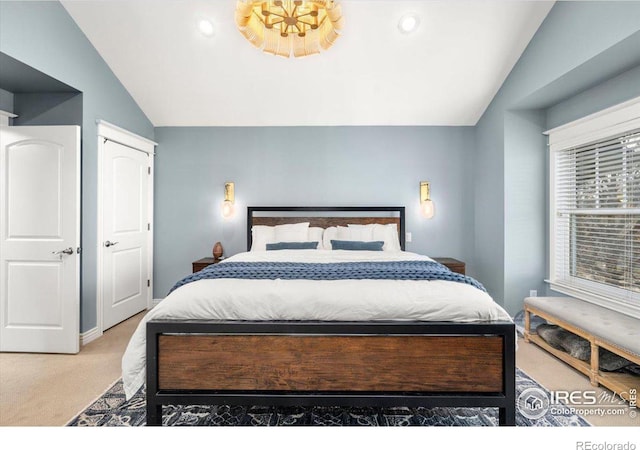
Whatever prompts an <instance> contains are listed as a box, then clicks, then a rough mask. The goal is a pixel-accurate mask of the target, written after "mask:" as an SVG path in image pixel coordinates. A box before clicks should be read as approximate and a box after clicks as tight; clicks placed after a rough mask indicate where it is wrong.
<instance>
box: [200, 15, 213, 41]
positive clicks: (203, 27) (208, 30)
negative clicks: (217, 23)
mask: <svg viewBox="0 0 640 450" xmlns="http://www.w3.org/2000/svg"><path fill="white" fill-rule="evenodd" d="M198 28H199V29H200V33H202V34H204V35H205V36H207V37H210V36H213V24H212V23H211V22H209V21H208V20H205V19H203V20H201V21H200V22H198Z"/></svg>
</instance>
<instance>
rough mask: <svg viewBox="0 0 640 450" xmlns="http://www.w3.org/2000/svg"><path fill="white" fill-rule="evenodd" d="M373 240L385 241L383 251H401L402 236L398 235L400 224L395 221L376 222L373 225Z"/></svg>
mask: <svg viewBox="0 0 640 450" xmlns="http://www.w3.org/2000/svg"><path fill="white" fill-rule="evenodd" d="M373 240H374V241H384V245H383V246H382V250H383V251H390V252H399V251H400V250H402V249H401V248H400V237H399V236H398V226H397V225H396V224H394V223H390V224H387V225H382V224H379V223H377V224H375V225H374V226H373Z"/></svg>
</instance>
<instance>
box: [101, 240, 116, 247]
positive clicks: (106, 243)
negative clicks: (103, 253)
mask: <svg viewBox="0 0 640 450" xmlns="http://www.w3.org/2000/svg"><path fill="white" fill-rule="evenodd" d="M116 244H117V242H111V241H105V243H104V246H105V247H111V246H112V245H116Z"/></svg>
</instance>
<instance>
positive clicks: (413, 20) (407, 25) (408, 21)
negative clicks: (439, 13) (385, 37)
mask: <svg viewBox="0 0 640 450" xmlns="http://www.w3.org/2000/svg"><path fill="white" fill-rule="evenodd" d="M419 24H420V18H419V17H418V16H417V15H416V14H414V13H409V14H405V15H404V16H402V17H401V18H400V21H399V22H398V29H399V30H400V31H401V32H402V33H411V32H413V31H415V30H416V29H417V28H418V25H419Z"/></svg>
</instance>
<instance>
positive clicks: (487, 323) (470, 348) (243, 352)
mask: <svg viewBox="0 0 640 450" xmlns="http://www.w3.org/2000/svg"><path fill="white" fill-rule="evenodd" d="M247 212H248V215H247V236H248V238H247V252H246V253H241V254H239V255H234V256H233V257H231V258H228V259H227V260H225V261H223V262H221V263H219V264H217V265H215V266H209V267H208V268H206V269H204V270H203V271H201V272H198V273H197V274H193V275H192V276H190V277H186V278H185V280H181V282H179V283H176V286H175V287H174V289H173V290H172V291H171V292H170V293H169V295H168V296H167V297H166V298H165V299H164V300H163V301H162V302H160V304H159V305H158V306H156V307H155V308H154V309H153V310H151V311H149V313H147V315H146V316H145V318H144V319H143V320H142V321H141V323H140V325H139V326H138V329H137V330H136V332H135V333H134V335H133V336H132V339H131V341H130V342H129V345H128V347H127V350H126V351H125V355H124V356H123V381H124V384H125V392H126V393H127V396H131V395H132V394H133V393H135V391H136V390H138V389H140V388H141V386H142V385H145V384H146V401H147V405H146V407H147V425H161V424H162V406H163V405H178V404H183V405H190V404H194V405H198V404H213V405H216V404H218V405H222V404H225V405H282V406H356V407H365V406H374V407H392V406H409V407H412V406H415V407H418V406H425V407H436V406H449V407H458V406H459V407H495V408H498V411H499V413H498V418H499V421H498V422H499V425H515V413H516V410H515V408H516V406H515V404H516V398H515V325H514V324H513V322H512V320H511V318H510V317H509V315H508V314H507V313H506V312H505V311H504V310H503V309H502V308H501V307H500V306H499V305H497V304H496V303H495V302H494V301H493V299H491V297H489V295H488V294H487V293H486V292H484V291H483V288H482V286H481V285H479V283H477V281H475V280H473V279H471V278H469V277H465V276H463V275H460V276H458V275H457V274H453V273H452V272H450V271H448V269H446V268H444V266H442V267H441V268H437V267H436V269H437V270H436V272H438V271H441V269H444V270H447V271H448V273H444V275H445V276H444V278H442V279H431V278H428V279H419V280H416V279H412V278H411V277H409V278H402V279H388V278H387V275H385V276H383V277H382V278H383V279H369V277H370V276H371V275H364V278H363V279H354V278H353V276H352V275H345V274H344V272H345V271H346V270H347V269H345V268H346V267H355V268H357V272H358V273H360V272H363V271H362V270H361V268H362V267H373V268H374V269H372V270H377V268H378V267H384V270H387V269H386V268H387V266H394V267H396V266H398V267H399V268H397V269H395V270H398V271H403V270H405V269H403V268H402V267H404V265H408V266H413V265H419V266H422V265H428V266H429V267H432V266H433V267H435V265H437V263H435V262H433V260H431V259H430V258H429V257H427V256H424V255H418V254H414V253H410V252H406V251H405V242H404V236H405V224H404V218H405V217H404V216H405V211H404V207H363V208H361V207H353V208H349V207H320V208H317V207H249V208H248V209H247ZM292 215H293V216H292ZM301 223H308V227H309V230H311V228H315V229H318V228H320V229H322V230H324V231H323V234H324V236H325V237H326V235H327V234H328V230H334V229H339V230H341V232H343V231H342V230H345V229H346V228H338V227H347V228H348V226H351V227H353V230H352V231H349V230H347V231H346V232H351V233H352V234H351V235H350V236H351V237H353V236H354V234H353V233H356V234H355V236H359V234H358V233H360V231H359V230H364V231H366V230H367V229H369V228H370V227H383V228H384V229H385V231H384V232H385V233H387V232H388V231H389V229H390V227H391V228H392V229H393V230H396V231H397V233H396V238H395V239H397V241H398V242H397V244H398V247H397V248H395V247H393V248H392V247H389V248H390V249H391V251H375V252H374V251H359V250H358V251H350V250H327V249H323V250H317V249H297V250H291V249H289V248H285V249H281V250H279V251H261V248H260V247H258V250H257V251H256V246H258V245H263V243H262V242H261V243H260V244H258V239H262V238H263V237H260V238H257V237H256V236H257V235H256V232H255V230H259V229H261V228H265V229H269V230H272V229H275V227H280V226H281V225H283V226H285V227H287V226H289V225H285V224H296V225H295V226H297V225H299V224H301ZM292 226H293V225H292ZM358 227H361V228H358ZM375 230H377V231H379V230H382V228H375ZM334 231H335V230H334ZM309 233H311V231H309ZM378 236H379V235H378ZM318 239H321V238H318ZM385 239H386V238H385ZM367 240H368V239H367ZM316 241H317V239H316ZM335 241H339V239H336V240H335ZM335 241H334V245H337V244H338V242H335ZM341 242H342V241H341ZM384 242H385V243H384V246H385V248H386V247H387V246H388V244H387V242H388V241H384ZM325 243H326V242H325ZM352 243H353V242H351V244H352ZM269 245H271V246H273V244H269ZM320 245H321V244H318V246H319V247H320ZM367 245H368V244H367ZM292 264H293V267H294V269H291V265H292ZM234 266H235V267H234ZM256 267H268V268H269V270H271V268H272V267H281V268H279V269H278V270H282V271H283V272H282V273H281V274H280V275H277V276H275V277H273V276H271V277H269V276H267V277H262V278H260V277H258V278H260V279H243V278H242V277H239V278H240V279H238V278H233V277H231V278H227V276H228V275H226V274H228V273H230V272H229V271H231V270H232V269H233V270H234V271H235V270H240V269H242V268H249V270H250V271H251V272H252V273H254V272H255V270H256ZM309 267H313V270H314V271H315V270H319V271H326V273H324V272H323V273H322V274H321V275H318V276H319V277H320V278H314V277H315V275H312V276H310V277H309V275H308V274H307V273H306V272H305V274H304V275H303V276H301V278H304V279H300V277H299V278H296V276H294V275H291V277H290V278H291V279H288V278H289V273H295V272H296V271H297V270H303V269H304V270H303V271H306V270H307V269H308V268H309ZM336 267H337V268H339V270H334V268H336ZM260 270H262V269H260ZM367 270H369V269H367ZM225 271H226V272H225ZM204 272H207V274H205V273H204ZM214 272H217V273H214ZM329 272H330V275H331V276H330V277H328V278H327V273H329ZM364 272H366V270H365V271H364ZM314 273H315V272H314ZM385 273H386V272H385ZM399 273H401V274H402V275H404V272H399ZM205 275H207V276H205ZM441 275H442V273H440V275H438V277H441ZM429 276H430V277H431V275H429ZM209 277H212V278H209ZM331 277H334V278H331ZM454 277H457V278H455V281H452V280H453V279H454ZM460 277H462V278H460ZM249 278H254V276H251V277H249ZM355 278H357V277H355ZM374 278H375V277H374ZM474 283H475V284H477V285H479V286H477V285H475V284H474ZM169 311H170V312H169Z"/></svg>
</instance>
